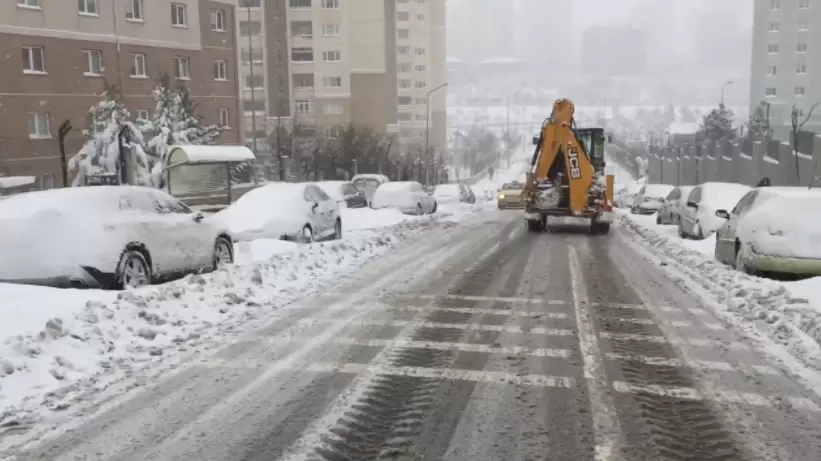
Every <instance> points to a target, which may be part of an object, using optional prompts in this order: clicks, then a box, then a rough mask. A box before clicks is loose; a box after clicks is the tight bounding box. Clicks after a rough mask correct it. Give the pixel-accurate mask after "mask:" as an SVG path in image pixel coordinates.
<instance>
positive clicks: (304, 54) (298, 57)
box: [291, 48, 314, 62]
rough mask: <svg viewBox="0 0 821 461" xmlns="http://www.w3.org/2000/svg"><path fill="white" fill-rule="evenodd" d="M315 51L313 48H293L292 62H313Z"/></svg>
mask: <svg viewBox="0 0 821 461" xmlns="http://www.w3.org/2000/svg"><path fill="white" fill-rule="evenodd" d="M313 60H314V50H313V48H292V49H291V61H294V62H313Z"/></svg>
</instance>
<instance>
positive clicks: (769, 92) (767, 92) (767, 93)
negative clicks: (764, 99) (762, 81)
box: [764, 86, 776, 97]
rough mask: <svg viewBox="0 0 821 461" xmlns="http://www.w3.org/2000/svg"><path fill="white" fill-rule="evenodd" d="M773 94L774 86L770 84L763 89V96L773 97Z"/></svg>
mask: <svg viewBox="0 0 821 461" xmlns="http://www.w3.org/2000/svg"><path fill="white" fill-rule="evenodd" d="M775 94H776V93H775V87H772V86H771V87H768V88H767V89H766V90H764V95H765V96H768V97H773V96H775Z"/></svg>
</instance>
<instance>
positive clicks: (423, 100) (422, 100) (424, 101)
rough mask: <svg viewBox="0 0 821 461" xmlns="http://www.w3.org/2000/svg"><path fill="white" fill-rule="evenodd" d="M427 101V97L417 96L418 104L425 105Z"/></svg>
mask: <svg viewBox="0 0 821 461" xmlns="http://www.w3.org/2000/svg"><path fill="white" fill-rule="evenodd" d="M427 103H428V101H426V100H425V98H416V104H419V105H423V106H424V105H425V104H427Z"/></svg>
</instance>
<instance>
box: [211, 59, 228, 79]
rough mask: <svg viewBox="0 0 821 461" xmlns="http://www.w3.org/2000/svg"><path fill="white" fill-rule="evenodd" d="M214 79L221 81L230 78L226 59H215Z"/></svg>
mask: <svg viewBox="0 0 821 461" xmlns="http://www.w3.org/2000/svg"><path fill="white" fill-rule="evenodd" d="M214 80H219V81H221V82H224V81H227V80H228V62H226V61H225V60H224V59H217V60H216V61H214Z"/></svg>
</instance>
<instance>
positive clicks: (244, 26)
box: [239, 21, 262, 37]
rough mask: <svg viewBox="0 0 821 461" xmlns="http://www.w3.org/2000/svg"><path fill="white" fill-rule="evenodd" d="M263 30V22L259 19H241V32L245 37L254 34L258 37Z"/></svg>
mask: <svg viewBox="0 0 821 461" xmlns="http://www.w3.org/2000/svg"><path fill="white" fill-rule="evenodd" d="M261 32H262V23H260V22H259V21H250V22H248V21H240V23H239V34H240V35H242V36H243V37H247V36H249V35H250V36H252V37H257V36H259V35H260V33H261Z"/></svg>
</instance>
